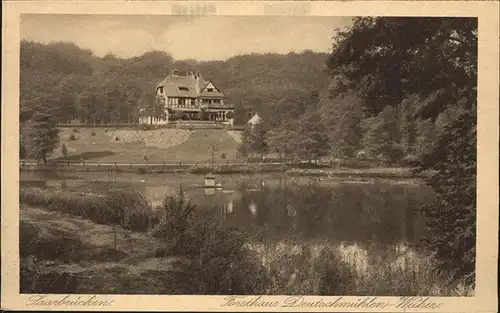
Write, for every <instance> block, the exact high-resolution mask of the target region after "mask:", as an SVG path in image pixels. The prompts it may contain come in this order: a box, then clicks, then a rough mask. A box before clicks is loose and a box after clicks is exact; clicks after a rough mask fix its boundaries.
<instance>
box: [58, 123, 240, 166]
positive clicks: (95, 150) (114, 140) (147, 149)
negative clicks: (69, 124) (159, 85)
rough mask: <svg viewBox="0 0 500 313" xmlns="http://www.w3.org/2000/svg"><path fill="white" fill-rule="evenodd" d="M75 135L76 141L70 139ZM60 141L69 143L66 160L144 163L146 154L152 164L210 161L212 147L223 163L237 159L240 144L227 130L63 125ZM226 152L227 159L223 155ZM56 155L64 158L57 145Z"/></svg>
mask: <svg viewBox="0 0 500 313" xmlns="http://www.w3.org/2000/svg"><path fill="white" fill-rule="evenodd" d="M93 134H94V135H93ZM72 136H74V137H75V139H74V140H71V139H70V137H72ZM60 143H61V144H60V145H61V146H62V144H63V143H64V144H65V145H66V148H67V150H68V154H67V157H66V159H67V160H81V159H84V160H88V161H95V162H118V163H128V162H133V163H143V162H144V158H143V157H144V155H146V156H147V158H148V162H149V163H164V162H165V163H177V162H179V161H182V162H189V163H194V162H198V163H210V162H211V160H212V147H213V146H215V149H216V151H215V162H217V163H224V162H226V161H227V160H235V159H237V157H238V156H237V149H238V147H239V145H240V144H239V143H238V142H237V141H236V140H235V139H234V136H232V135H230V134H228V132H227V131H225V130H194V131H189V130H184V129H157V130H149V131H147V130H131V129H129V130H127V129H108V130H106V129H104V128H81V129H78V131H77V132H74V131H73V129H71V128H63V129H61V132H60ZM223 154H225V156H226V159H223V158H222V155H223ZM53 158H56V159H63V158H64V157H63V155H62V153H61V147H59V148H57V150H56V151H55V153H54V154H53Z"/></svg>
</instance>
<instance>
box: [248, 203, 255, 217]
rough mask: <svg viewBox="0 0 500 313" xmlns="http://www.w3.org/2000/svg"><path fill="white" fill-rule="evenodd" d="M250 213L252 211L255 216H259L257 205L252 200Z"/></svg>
mask: <svg viewBox="0 0 500 313" xmlns="http://www.w3.org/2000/svg"><path fill="white" fill-rule="evenodd" d="M248 209H249V210H250V213H252V215H253V217H255V216H257V205H256V204H255V203H254V202H253V201H252V202H251V203H250V205H249V206H248Z"/></svg>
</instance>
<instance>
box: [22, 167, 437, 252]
mask: <svg viewBox="0 0 500 313" xmlns="http://www.w3.org/2000/svg"><path fill="white" fill-rule="evenodd" d="M20 175H21V176H20V180H21V185H39V186H44V187H47V188H60V187H61V185H62V184H63V183H64V184H66V185H67V187H68V188H70V189H78V190H81V191H85V190H88V191H96V190H97V191H106V190H108V189H111V188H115V187H117V186H118V187H121V186H124V187H125V186H128V187H133V188H134V189H136V190H139V191H140V192H142V193H143V194H144V195H145V196H146V197H147V198H148V200H149V201H150V202H151V203H153V204H154V205H158V204H160V203H161V201H162V199H163V198H164V197H165V195H172V194H174V193H176V192H177V191H178V190H179V189H180V188H182V189H183V190H184V191H185V193H186V195H187V197H188V198H189V199H190V201H191V202H192V203H193V204H195V205H196V206H197V209H198V211H199V212H201V213H203V214H210V215H214V216H217V217H219V218H220V219H221V221H222V222H223V223H226V224H227V225H229V226H231V227H236V228H239V229H241V230H243V231H245V232H246V233H248V234H249V235H250V237H251V238H252V240H254V241H256V242H269V241H271V242H272V241H275V242H278V241H280V240H282V239H287V240H291V239H294V240H298V241H300V242H310V243H314V242H324V241H328V242H336V243H341V242H344V243H345V242H349V243H356V244H358V245H360V246H370V245H373V244H377V245H382V246H386V245H391V246H393V245H398V244H411V243H416V242H418V241H419V240H420V239H421V238H422V236H424V235H425V232H426V227H425V223H424V218H423V216H422V214H421V213H420V212H419V208H420V207H421V206H422V205H424V204H427V203H429V201H431V200H432V197H433V192H432V190H431V189H430V188H428V187H426V186H424V185H422V184H420V183H418V182H414V181H413V182H412V181H397V180H387V181H381V180H376V181H374V180H362V179H359V180H340V179H337V178H307V177H301V178H292V177H287V176H286V175H284V174H262V175H260V174H259V175H233V176H231V175H227V176H225V175H218V176H217V177H216V179H217V183H218V184H220V185H221V187H220V188H218V189H213V188H211V189H207V188H203V187H202V186H203V184H204V177H203V176H201V175H191V174H157V175H137V174H128V173H111V174H109V173H28V172H21V174H20Z"/></svg>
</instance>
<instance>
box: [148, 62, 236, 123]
mask: <svg viewBox="0 0 500 313" xmlns="http://www.w3.org/2000/svg"><path fill="white" fill-rule="evenodd" d="M156 96H157V97H158V98H159V99H160V101H161V103H163V105H164V111H165V113H166V117H165V118H166V119H167V120H206V121H215V122H221V123H230V124H231V123H232V121H233V117H234V108H233V106H232V105H229V104H227V103H226V102H225V96H224V94H223V93H222V92H221V91H220V90H219V88H218V87H217V86H216V85H215V84H214V83H213V82H212V81H210V80H205V79H204V78H203V77H202V76H201V74H200V73H191V72H188V73H183V72H180V71H176V70H174V71H172V73H171V74H170V75H169V76H167V77H166V78H165V79H164V80H163V81H161V82H160V83H159V84H158V85H157V86H156Z"/></svg>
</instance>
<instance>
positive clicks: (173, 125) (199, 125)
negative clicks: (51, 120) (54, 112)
mask: <svg viewBox="0 0 500 313" xmlns="http://www.w3.org/2000/svg"><path fill="white" fill-rule="evenodd" d="M57 127H59V128H137V129H143V130H148V129H164V128H172V129H227V130H238V131H240V130H243V129H244V128H245V126H244V125H232V126H231V125H227V124H221V123H197V122H181V123H176V122H174V123H168V124H163V125H150V124H130V123H123V124H62V123H61V124H57Z"/></svg>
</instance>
